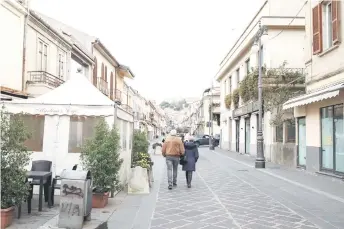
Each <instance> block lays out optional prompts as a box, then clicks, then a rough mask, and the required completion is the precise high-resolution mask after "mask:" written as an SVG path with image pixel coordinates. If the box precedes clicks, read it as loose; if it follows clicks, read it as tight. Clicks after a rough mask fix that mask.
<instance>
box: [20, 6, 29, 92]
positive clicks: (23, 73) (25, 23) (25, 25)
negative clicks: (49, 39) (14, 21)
mask: <svg viewBox="0 0 344 229" xmlns="http://www.w3.org/2000/svg"><path fill="white" fill-rule="evenodd" d="M29 4H30V0H27V1H26V14H25V16H24V34H23V57H22V65H23V66H22V91H25V89H26V88H25V85H26V83H25V70H26V69H25V65H26V36H27V26H28V25H27V24H28V20H29V16H30V8H29Z"/></svg>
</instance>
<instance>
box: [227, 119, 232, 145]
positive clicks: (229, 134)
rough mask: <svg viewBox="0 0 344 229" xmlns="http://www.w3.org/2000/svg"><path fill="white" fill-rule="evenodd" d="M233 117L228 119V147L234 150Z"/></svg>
mask: <svg viewBox="0 0 344 229" xmlns="http://www.w3.org/2000/svg"><path fill="white" fill-rule="evenodd" d="M231 145H232V119H228V149H229V150H232V148H231Z"/></svg>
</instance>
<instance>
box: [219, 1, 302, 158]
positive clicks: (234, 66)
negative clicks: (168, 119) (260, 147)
mask: <svg viewBox="0 0 344 229" xmlns="http://www.w3.org/2000/svg"><path fill="white" fill-rule="evenodd" d="M303 7H304V2H303V1H299V0H291V1H283V0H268V1H265V2H264V3H263V5H262V7H261V8H260V9H259V10H258V12H257V14H256V15H255V16H254V18H253V19H252V21H251V22H250V24H249V25H248V26H247V27H246V29H245V30H244V31H243V33H242V34H241V36H240V38H239V39H238V40H237V41H236V43H235V44H234V46H233V47H232V48H231V50H230V51H229V52H228V54H227V55H226V57H225V58H224V60H223V61H222V62H221V64H220V69H219V71H218V73H217V75H216V80H217V81H218V82H220V85H221V86H220V87H221V96H220V101H221V102H220V103H221V105H220V110H221V141H220V147H221V148H223V149H226V150H231V151H236V152H240V153H246V154H250V155H253V156H254V155H256V153H257V123H258V118H257V111H258V106H257V105H258V104H257V102H254V101H251V102H246V103H244V102H243V100H242V98H239V99H238V102H237V104H234V103H233V102H231V104H230V105H229V107H228V106H226V102H225V100H226V97H227V98H230V97H231V100H232V101H233V97H234V96H233V95H234V94H235V93H239V86H240V83H241V82H242V81H243V80H244V79H245V78H246V76H248V75H249V74H251V73H252V71H253V69H255V68H257V67H258V53H259V52H262V66H264V67H265V68H266V69H275V68H279V67H280V66H281V65H282V64H283V63H287V65H286V68H289V69H297V70H301V71H302V69H303V66H304V61H303V57H304V52H303V44H304V42H303V41H304V36H305V18H304V17H303V15H304V9H303ZM298 12H299V14H298V16H295V15H297V13H298ZM259 26H265V27H266V28H267V35H266V36H265V41H266V42H264V43H263V44H262V47H261V48H260V49H259V48H258V50H260V51H258V53H257V52H253V49H252V47H253V45H254V39H255V35H256V33H257V31H258V30H259V28H260V27H259ZM270 118H271V117H270V112H266V113H264V120H263V134H264V145H265V157H266V158H267V160H271V161H274V162H277V163H285V161H288V162H287V163H294V162H293V161H292V159H289V158H283V157H284V155H283V152H285V151H286V150H288V152H289V154H290V155H288V156H287V157H292V158H294V157H295V155H296V151H295V147H294V144H295V143H294V142H291V145H286V144H284V143H286V142H285V141H283V140H282V142H281V144H278V143H277V142H276V137H275V135H276V131H275V127H274V126H272V125H270ZM294 140H295V139H294ZM276 155H277V156H276ZM276 158H277V159H276ZM281 158H282V159H281Z"/></svg>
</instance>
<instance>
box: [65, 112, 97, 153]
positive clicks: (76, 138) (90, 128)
mask: <svg viewBox="0 0 344 229" xmlns="http://www.w3.org/2000/svg"><path fill="white" fill-rule="evenodd" d="M96 125H97V118H94V117H87V118H84V117H70V123H69V142H68V152H69V153H80V152H81V147H82V145H83V144H84V143H85V141H86V139H88V138H91V137H92V136H93V134H94V131H95V126H96Z"/></svg>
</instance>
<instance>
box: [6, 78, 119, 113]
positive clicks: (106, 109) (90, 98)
mask: <svg viewBox="0 0 344 229" xmlns="http://www.w3.org/2000/svg"><path fill="white" fill-rule="evenodd" d="M4 103H5V106H6V109H7V111H8V112H10V113H14V114H18V113H22V112H23V113H25V114H31V115H59V116H63V115H67V116H71V115H77V116H79V115H81V116H103V117H106V116H113V115H114V105H115V103H114V102H113V101H112V100H111V99H109V98H108V97H106V96H105V95H104V94H103V93H101V92H100V91H99V90H98V89H97V88H96V87H95V86H94V85H93V84H92V83H91V82H90V81H88V80H87V79H86V77H84V76H83V75H81V74H76V75H74V76H73V77H72V78H71V79H70V80H68V81H67V82H65V83H64V84H62V85H61V86H59V87H57V88H56V89H54V90H52V91H50V92H48V93H46V94H43V95H41V96H39V97H37V98H30V99H26V100H23V99H21V100H13V101H8V102H4Z"/></svg>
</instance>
